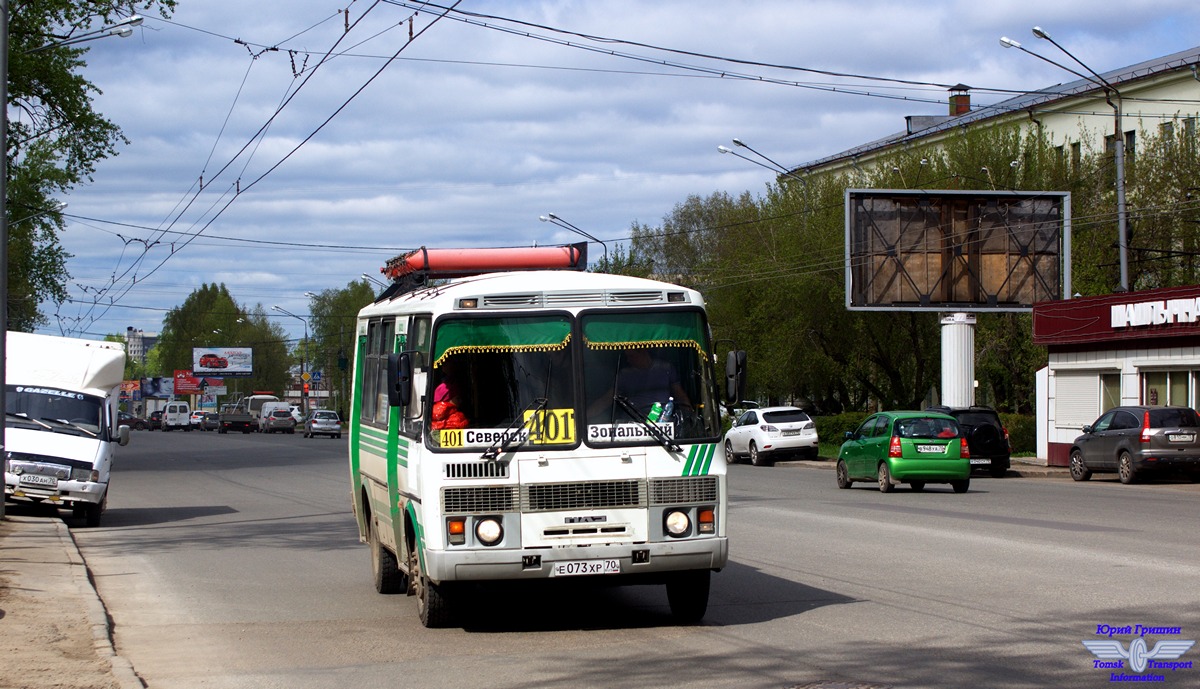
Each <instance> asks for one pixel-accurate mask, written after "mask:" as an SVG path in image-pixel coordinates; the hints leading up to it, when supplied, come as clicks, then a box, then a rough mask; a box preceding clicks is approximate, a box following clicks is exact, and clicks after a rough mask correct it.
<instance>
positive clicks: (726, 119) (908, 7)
mask: <svg viewBox="0 0 1200 689" xmlns="http://www.w3.org/2000/svg"><path fill="white" fill-rule="evenodd" d="M347 5H348V6H349V9H348V11H345V7H346V6H347ZM457 10H459V11H460V12H459V13H454V12H451V13H449V14H447V16H445V17H442V18H439V16H440V15H441V14H442V12H441V11H440V10H438V9H437V8H435V7H433V6H428V5H420V4H418V3H410V2H405V1H401V0H393V1H391V2H375V1H374V0H337V1H336V2H330V1H327V0H287V1H284V0H254V1H253V2H245V0H180V6H179V9H178V11H177V12H176V13H175V15H174V16H173V17H171V19H170V20H166V21H164V20H162V19H160V18H157V17H155V16H147V18H146V21H145V23H144V24H143V25H142V27H140V28H139V29H138V30H137V31H136V32H135V33H134V35H133V36H131V37H130V38H126V39H117V38H106V39H104V40H100V41H95V42H92V43H90V44H89V46H90V48H91V50H90V52H89V54H88V56H87V58H86V59H87V61H88V68H87V71H86V76H87V78H89V79H90V80H91V81H92V82H93V83H94V84H96V86H97V87H99V88H100V89H101V90H102V91H103V93H102V94H101V95H99V96H97V98H96V105H97V108H98V109H99V110H100V111H101V112H102V113H104V114H105V115H106V116H107V117H108V118H110V119H111V120H113V121H114V122H116V123H117V124H118V125H119V126H121V127H122V128H123V130H124V132H125V134H126V136H127V137H128V138H129V139H130V143H129V145H128V146H125V147H123V148H122V149H121V152H120V155H119V156H117V157H114V158H112V159H109V160H107V161H104V162H103V163H101V164H100V165H99V167H98V169H97V172H96V175H95V179H94V181H93V182H92V183H91V184H89V185H87V186H84V187H80V188H78V189H76V190H75V191H74V192H72V193H71V194H70V196H69V197H67V198H64V199H63V201H65V202H67V203H68V204H69V205H68V207H67V209H66V214H67V220H68V225H67V229H66V232H65V235H64V237H63V239H64V243H65V245H66V247H67V249H68V250H69V251H70V252H71V253H72V254H74V258H73V259H72V260H71V261H70V263H69V269H70V272H71V274H72V276H73V280H72V282H71V284H70V285H69V288H70V292H71V295H72V301H71V302H69V303H66V304H63V305H62V306H61V307H60V308H54V306H53V305H50V306H49V310H50V313H51V314H52V315H51V323H50V325H49V326H48V327H46V328H44V329H43V331H44V332H48V333H53V334H59V333H61V332H67V333H68V334H73V335H83V336H97V337H99V336H103V335H104V334H106V333H118V332H124V331H125V329H126V327H127V326H132V327H135V328H140V329H143V330H146V331H149V332H157V331H158V330H159V329H160V326H161V322H162V318H163V315H164V314H165V312H166V310H168V309H170V308H172V307H174V306H177V305H179V304H180V303H181V302H182V301H183V300H184V299H185V298H186V297H187V296H188V294H190V293H191V292H192V290H194V289H195V288H196V287H198V286H199V285H201V284H203V283H206V282H210V283H211V282H217V283H224V284H225V285H226V286H227V287H228V288H229V290H230V292H231V293H232V294H233V296H234V298H235V299H237V300H238V301H239V302H240V303H243V304H247V305H250V306H253V305H254V304H259V303H261V304H263V305H264V306H265V307H266V308H268V309H269V308H270V307H271V305H273V304H279V305H281V306H282V307H283V308H285V309H287V310H289V311H292V312H293V313H295V314H298V315H300V316H307V314H308V300H307V298H306V297H305V296H304V293H305V292H307V291H312V292H319V291H321V290H323V289H328V288H340V287H343V286H345V285H346V284H347V283H348V282H350V281H352V280H356V279H359V276H360V275H361V274H363V273H367V274H369V275H372V276H377V275H378V270H379V268H380V266H382V265H383V263H384V262H385V261H386V260H387V259H388V258H391V257H392V256H395V255H397V254H399V253H401V252H403V251H406V250H409V249H413V248H417V247H420V246H430V247H439V246H440V247H467V246H517V245H530V244H533V243H538V244H547V243H563V242H572V241H578V240H579V237H577V236H575V235H573V234H571V233H570V232H567V231H565V230H561V229H558V228H556V227H554V226H553V225H551V224H550V223H544V222H539V220H538V217H539V216H540V215H545V214H547V213H550V212H553V213H555V214H557V215H559V216H561V217H562V218H563V219H565V220H567V221H569V222H570V223H572V224H574V225H576V226H578V227H580V228H582V229H584V230H585V231H587V232H589V233H591V234H593V235H595V236H597V237H599V238H600V239H603V240H605V241H606V242H607V243H608V244H609V247H610V249H611V248H612V247H614V246H615V245H616V244H617V243H619V242H621V241H622V240H623V239H624V238H626V237H627V236H628V234H629V227H630V225H631V224H632V223H634V222H640V223H645V224H650V225H657V224H659V223H660V222H661V220H662V218H663V217H664V216H665V215H667V214H668V213H669V212H670V211H671V209H672V208H673V207H674V206H675V205H676V204H677V203H680V202H682V201H683V200H685V199H686V198H687V196H688V195H691V194H697V195H701V196H706V195H709V194H711V193H713V192H716V191H725V192H729V193H730V194H739V193H741V192H743V191H746V190H750V191H751V192H754V193H758V192H761V191H762V190H763V189H764V188H765V185H766V184H767V183H768V182H769V181H770V180H771V179H772V176H771V173H770V172H769V171H768V170H766V169H763V168H761V167H757V166H755V165H752V164H751V163H749V162H746V161H743V160H739V159H737V158H735V157H733V156H728V155H720V154H719V153H718V151H717V146H718V145H721V144H725V145H730V139H732V138H733V137H738V138H740V139H742V140H743V141H745V142H746V143H748V144H750V145H751V146H752V147H753V148H755V149H756V150H758V151H760V152H762V153H765V154H766V155H767V156H769V157H770V158H772V159H773V160H775V161H778V162H781V163H783V164H785V165H798V164H801V163H804V162H808V161H811V160H815V159H818V158H821V157H824V156H827V155H830V154H833V153H837V152H839V151H842V150H845V149H847V148H850V147H852V146H855V145H857V144H861V143H864V142H866V141H870V140H873V139H877V138H879V137H882V136H885V135H887V134H891V133H893V132H896V131H899V130H901V129H903V126H904V121H903V118H904V116H905V115H940V114H945V113H946V111H947V105H946V97H947V93H946V90H945V88H942V87H939V86H923V85H906V84H903V83H899V82H898V81H888V80H889V79H890V80H903V81H911V82H927V83H931V84H956V83H965V84H968V85H970V86H972V87H974V88H975V89H976V90H975V91H973V93H972V98H973V101H974V103H975V104H987V103H992V102H996V101H999V100H1003V99H1004V98H1006V97H1008V96H1010V95H1011V93H1007V92H1006V90H1016V91H1024V90H1036V89H1040V88H1044V87H1047V86H1050V85H1053V84H1055V83H1059V82H1065V81H1071V80H1072V79H1073V78H1074V77H1071V76H1070V75H1069V74H1066V73H1065V72H1063V71H1061V70H1058V69H1057V68H1055V67H1053V66H1051V65H1048V64H1045V63H1043V62H1041V61H1038V60H1035V59H1034V58H1032V57H1030V56H1028V55H1025V54H1022V53H1020V52H1018V51H1014V50H1005V49H1003V48H1002V47H1001V46H1000V44H999V40H998V39H999V38H1000V36H1002V35H1006V36H1009V37H1012V38H1014V39H1016V40H1018V41H1020V42H1022V43H1023V44H1024V45H1025V46H1026V47H1027V48H1031V49H1034V50H1036V51H1038V52H1040V53H1042V54H1044V55H1047V56H1048V57H1051V58H1053V59H1056V60H1060V61H1066V58H1065V56H1063V55H1061V54H1056V52H1055V49H1054V47H1053V46H1052V45H1050V44H1049V43H1047V42H1045V41H1040V40H1038V39H1036V38H1034V37H1033V35H1032V34H1031V32H1030V29H1031V27H1033V26H1034V25H1039V26H1041V27H1043V28H1044V29H1045V30H1046V31H1047V32H1049V33H1050V34H1051V35H1052V36H1054V38H1055V39H1056V40H1057V41H1058V42H1059V43H1060V44H1062V45H1064V46H1066V47H1067V48H1068V49H1069V50H1071V52H1072V53H1073V54H1074V55H1076V56H1077V57H1079V58H1081V59H1082V60H1084V61H1085V62H1086V63H1088V65H1089V66H1091V67H1092V68H1094V69H1095V70H1097V71H1100V72H1103V71H1107V70H1111V69H1115V68H1118V67H1122V66H1125V65H1129V64H1134V63H1137V62H1140V61H1142V60H1147V59H1151V58H1155V57H1159V56H1162V55H1166V54H1170V53H1173V52H1176V51H1180V50H1184V49H1187V48H1191V47H1194V46H1195V45H1196V44H1197V43H1198V42H1200V40H1198V39H1197V38H1196V33H1195V31H1194V29H1195V27H1196V26H1197V25H1198V24H1200V3H1196V2H1194V0H1178V1H1177V0H1158V1H1157V2H1151V1H1141V0H1129V1H1127V2H1123V3H1096V2H1094V0H1037V1H1034V0H1008V1H1004V0H1001V1H1000V2H991V3H980V2H977V1H976V0H930V1H929V2H885V1H879V0H857V1H856V2H829V1H826V2H808V1H801V0H744V1H742V2H736V3H730V2H710V1H706V0H659V1H655V2H648V1H645V0H643V1H641V2H636V1H633V0H610V1H605V2H599V1H590V0H589V1H585V0H540V1H537V2H533V1H528V2H527V1H523V0H513V1H506V2H482V1H481V0H464V1H463V2H461V3H460V4H459V5H458V6H457ZM482 15H487V16H482ZM347 25H349V27H350V28H349V30H348V31H347V30H346V27H347ZM410 33H411V35H412V38H411V40H410ZM832 73H836V74H844V75H850V76H835V75H834V74H832ZM591 251H592V252H593V253H592V256H593V257H594V258H598V257H599V256H600V255H601V253H602V250H601V248H600V247H599V246H593V247H592V249H591ZM280 323H281V325H283V326H284V327H285V328H286V329H287V330H288V331H289V332H290V333H291V334H292V336H293V337H298V336H299V335H300V333H301V332H302V330H303V325H302V324H301V323H300V321H298V320H296V319H292V318H289V317H286V316H283V317H281V319H280Z"/></svg>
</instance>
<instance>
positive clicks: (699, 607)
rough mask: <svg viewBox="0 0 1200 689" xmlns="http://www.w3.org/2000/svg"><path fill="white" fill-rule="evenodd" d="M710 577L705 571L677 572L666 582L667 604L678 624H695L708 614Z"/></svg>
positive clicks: (709, 573)
mask: <svg viewBox="0 0 1200 689" xmlns="http://www.w3.org/2000/svg"><path fill="white" fill-rule="evenodd" d="M710 575H711V572H709V571H708V570H707V569H704V570H700V571H694V572H679V573H678V574H675V575H674V576H672V577H671V579H670V580H668V581H667V602H668V603H669V604H670V605H671V615H672V616H673V617H674V618H675V621H676V622H678V623H679V624H696V623H698V622H700V620H701V619H703V618H704V613H706V612H708V589H709V583H710Z"/></svg>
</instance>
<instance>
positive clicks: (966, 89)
mask: <svg viewBox="0 0 1200 689" xmlns="http://www.w3.org/2000/svg"><path fill="white" fill-rule="evenodd" d="M969 112H971V87H970V86H967V85H966V84H955V85H954V86H951V87H950V116H951V117H957V116H958V115H965V114H967V113H969Z"/></svg>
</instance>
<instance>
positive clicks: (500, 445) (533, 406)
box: [480, 397, 550, 460]
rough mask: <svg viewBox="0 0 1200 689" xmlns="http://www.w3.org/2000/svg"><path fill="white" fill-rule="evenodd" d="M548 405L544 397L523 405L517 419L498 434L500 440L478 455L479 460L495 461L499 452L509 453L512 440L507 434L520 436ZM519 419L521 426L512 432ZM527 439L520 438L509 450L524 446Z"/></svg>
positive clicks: (548, 401) (526, 437)
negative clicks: (527, 415)
mask: <svg viewBox="0 0 1200 689" xmlns="http://www.w3.org/2000/svg"><path fill="white" fill-rule="evenodd" d="M549 404H550V400H549V399H547V398H545V397H538V398H537V399H535V400H533V401H532V402H530V403H529V404H527V405H525V408H524V409H522V410H521V413H519V414H517V418H515V419H513V421H512V423H510V424H508V428H505V429H504V430H503V431H502V432H501V433H500V439H499V440H497V441H496V442H494V443H492V445H491V447H489V448H488V449H486V450H484V451H483V454H482V455H480V459H488V460H494V459H496V457H498V456H500V453H501V452H508V451H509V445H508V444H509V442H510V440H511V439H512V438H513V436H511V435H509V434H510V433H513V434H514V435H520V434H521V431H523V430H525V428H526V427H527V426H529V423H530V422H531V421H533V420H534V419H536V418H537V417H538V414H537V413H538V412H544V411H546V407H547V406H548V405H549ZM530 411H533V412H534V413H532V414H529V412H530ZM526 414H529V418H525V415H526ZM520 419H524V420H523V421H521V425H520V426H517V427H516V429H515V431H514V429H513V426H516V424H517V421H518V420H520ZM528 438H529V436H525V437H523V438H521V442H519V443H517V444H516V446H514V447H513V448H511V449H513V450H515V449H517V448H518V447H520V446H522V445H524V444H525V441H526V440H528Z"/></svg>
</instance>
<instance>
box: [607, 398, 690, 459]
mask: <svg viewBox="0 0 1200 689" xmlns="http://www.w3.org/2000/svg"><path fill="white" fill-rule="evenodd" d="M613 401H614V402H616V403H617V406H618V407H620V408H621V409H622V411H624V412H625V413H626V414H628V415H629V418H631V419H633V420H634V421H637V422H638V423H640V424H642V426H645V428H646V430H647V431H649V432H650V437H652V438H654V439H655V440H657V441H658V444H659V445H662V446H663V448H665V449H666V450H667V451H668V452H683V448H682V447H680V446H679V444H678V443H676V442H675V441H674V440H673V439H671V438H668V437H667V434H666V433H663V430H662V429H661V428H659V427H658V426H657V425H655V424H652V423H650V422H649V421H647V420H646V417H644V416H642V415H641V414H639V413H638V410H637V407H634V406H633V404H632V403H630V401H629V398H628V397H625V396H624V395H613Z"/></svg>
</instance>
